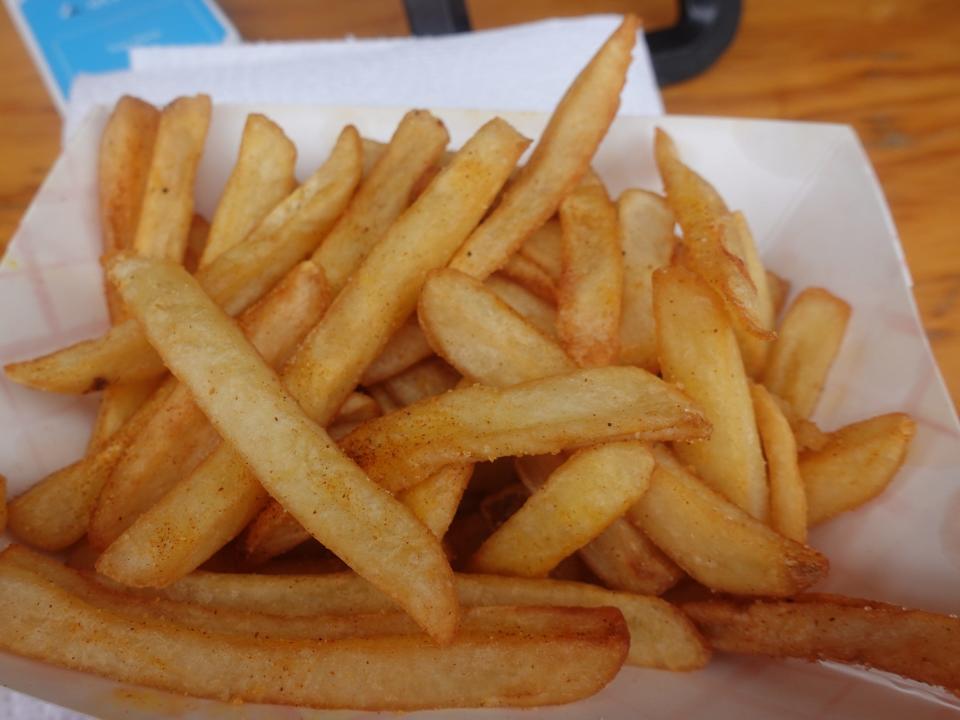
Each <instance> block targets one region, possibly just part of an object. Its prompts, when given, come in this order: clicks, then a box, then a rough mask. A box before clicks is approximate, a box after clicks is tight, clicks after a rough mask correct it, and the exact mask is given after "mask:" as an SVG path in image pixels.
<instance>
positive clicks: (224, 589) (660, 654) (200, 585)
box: [139, 572, 710, 670]
mask: <svg viewBox="0 0 960 720" xmlns="http://www.w3.org/2000/svg"><path fill="white" fill-rule="evenodd" d="M456 586H457V594H458V595H459V597H460V602H461V603H462V604H463V605H464V606H465V607H468V608H469V607H483V606H492V605H515V606H533V607H541V606H561V607H615V608H617V609H619V610H620V611H621V612H622V613H623V616H624V618H625V619H626V621H627V626H628V627H629V629H630V635H631V643H630V654H629V655H628V657H627V662H628V663H630V664H631V665H639V666H641V667H656V668H663V669H667V670H695V669H697V668H700V667H703V666H704V665H705V664H706V662H707V661H708V660H709V657H710V651H709V649H708V648H707V646H706V645H705V644H704V643H703V641H702V639H701V638H700V636H699V634H698V633H697V631H696V630H695V629H694V627H693V624H692V623H691V622H690V621H689V620H688V619H687V618H686V617H684V615H683V613H681V612H680V611H679V610H677V609H676V608H675V607H673V606H672V605H670V604H669V603H667V602H665V601H664V600H661V599H660V598H656V597H650V596H645V595H633V594H630V593H622V592H612V591H610V590H606V589H604V588H601V587H597V586H596V585H587V584H584V583H576V582H564V581H558V580H540V579H530V578H505V577H496V576H493V575H464V574H459V573H458V574H457V575H456ZM139 592H142V593H145V594H147V595H148V596H154V597H155V596H160V597H167V598H170V599H172V600H178V601H180V602H189V603H198V604H201V605H207V606H210V607H215V608H231V609H237V610H247V611H252V612H262V613H269V614H273V615H282V616H294V617H304V616H311V615H326V614H339V615H351V614H355V613H379V612H386V611H390V610H393V609H395V608H396V606H395V605H394V604H393V603H392V602H390V600H389V599H388V598H387V597H386V596H385V595H383V594H382V593H381V592H379V591H377V590H376V588H374V587H373V586H372V585H370V583H368V582H366V581H364V580H363V579H362V578H360V577H358V576H357V575H355V574H353V573H332V574H328V575H300V576H290V575H288V576H283V577H278V576H265V575H238V574H220V573H209V572H196V573H192V574H191V575H188V576H187V577H184V578H182V579H181V580H178V581H177V582H176V583H175V584H173V585H171V586H169V587H167V588H164V589H163V590H149V591H139Z"/></svg>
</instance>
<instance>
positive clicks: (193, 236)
mask: <svg viewBox="0 0 960 720" xmlns="http://www.w3.org/2000/svg"><path fill="white" fill-rule="evenodd" d="M208 237H210V223H208V222H207V220H206V218H204V217H203V215H199V214H197V213H194V214H193V220H191V221H190V232H189V233H188V234H187V249H186V250H185V251H184V253H183V266H184V267H185V268H186V269H187V272H189V273H194V274H195V273H196V272H197V269H198V268H199V267H200V258H201V257H202V256H203V251H204V250H205V249H206V247H207V238H208Z"/></svg>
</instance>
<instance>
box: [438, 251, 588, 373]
mask: <svg viewBox="0 0 960 720" xmlns="http://www.w3.org/2000/svg"><path fill="white" fill-rule="evenodd" d="M419 317H420V325H421V327H422V328H423V331H424V333H425V334H426V336H427V338H428V340H429V342H430V345H431V347H433V349H434V350H436V351H437V352H438V353H439V354H440V355H441V356H442V357H443V358H444V359H446V360H447V361H448V362H450V363H451V364H452V365H453V366H454V367H455V368H457V369H458V370H459V371H460V372H462V373H463V374H464V376H466V377H468V378H470V379H471V380H475V381H477V382H482V383H484V384H486V385H496V386H499V387H506V386H509V385H516V384H517V383H521V382H526V381H528V380H535V379H538V378H542V377H548V376H550V375H557V374H560V373H564V372H570V371H572V370H574V369H575V367H576V366H575V365H574V363H573V361H572V360H571V359H570V358H569V357H568V356H567V355H566V353H564V352H563V350H561V349H560V347H559V346H558V345H557V344H556V343H555V342H553V341H552V340H550V339H548V338H547V337H546V336H544V335H543V334H542V333H540V332H539V331H538V330H536V329H535V328H534V327H533V326H532V325H531V324H530V323H528V322H527V321H525V320H524V319H523V318H522V317H520V316H519V315H518V314H517V313H515V312H514V311H513V310H511V309H510V307H509V306H508V305H507V304H506V303H505V302H503V301H502V300H500V299H499V298H498V297H497V296H496V295H495V294H494V293H493V291H491V290H490V289H488V288H487V287H485V286H484V284H482V283H480V281H478V280H475V279H473V278H471V277H469V276H468V275H464V274H463V273H461V272H457V271H456V270H441V271H438V272H436V273H434V274H433V275H432V276H431V277H430V280H429V281H428V282H427V284H426V285H425V286H424V288H423V292H422V293H421V294H420V304H419Z"/></svg>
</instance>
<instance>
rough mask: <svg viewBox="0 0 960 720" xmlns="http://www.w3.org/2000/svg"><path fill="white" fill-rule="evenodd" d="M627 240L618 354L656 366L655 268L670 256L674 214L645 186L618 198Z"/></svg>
mask: <svg viewBox="0 0 960 720" xmlns="http://www.w3.org/2000/svg"><path fill="white" fill-rule="evenodd" d="M617 215H618V218H619V220H620V238H621V242H622V244H623V312H622V315H621V318H620V360H621V362H623V363H624V364H627V365H636V366H637V367H642V368H643V369H644V370H649V371H651V372H656V371H657V369H658V368H659V362H658V360H657V333H656V325H655V323H654V319H653V271H654V270H656V269H657V268H659V267H663V266H664V265H667V264H668V263H669V262H670V256H671V254H672V253H673V245H674V242H675V237H674V234H673V226H674V225H675V224H676V220H675V219H674V217H673V212H672V211H671V210H670V206H669V205H667V203H666V201H665V200H664V199H663V198H662V197H660V196H659V195H656V194H654V193H651V192H647V191H646V190H626V191H624V193H623V194H622V195H621V196H620V199H619V200H617Z"/></svg>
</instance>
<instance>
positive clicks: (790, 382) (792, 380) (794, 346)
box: [763, 288, 850, 418]
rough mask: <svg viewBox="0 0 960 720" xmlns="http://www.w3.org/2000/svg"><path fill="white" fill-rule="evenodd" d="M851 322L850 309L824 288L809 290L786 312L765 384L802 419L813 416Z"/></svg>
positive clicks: (768, 365) (772, 350)
mask: <svg viewBox="0 0 960 720" xmlns="http://www.w3.org/2000/svg"><path fill="white" fill-rule="evenodd" d="M849 319H850V306H849V305H848V304H847V303H845V302H844V301H843V300H841V299H840V298H838V297H836V296H835V295H831V294H830V293H829V292H827V291H826V290H823V289H822V288H807V289H806V290H804V291H803V292H802V293H800V294H799V295H798V296H797V298H796V299H795V300H794V301H793V304H792V305H791V306H790V309H789V310H787V314H786V315H785V316H784V318H783V322H782V323H781V324H780V330H779V334H778V335H777V339H776V341H775V342H774V343H773V347H772V348H771V349H770V357H769V359H768V361H767V370H766V372H765V373H764V375H763V384H764V385H766V386H767V389H768V390H770V392H772V393H775V394H776V395H779V396H780V397H781V398H783V399H784V400H786V401H787V402H788V403H790V405H791V406H793V408H794V409H795V410H796V411H797V414H798V415H799V416H800V417H803V418H806V417H810V415H811V414H812V413H813V410H814V408H815V407H816V405H817V400H819V399H820V391H821V390H822V389H823V385H824V383H825V382H826V380H827V374H828V373H829V372H830V366H831V365H833V360H834V358H836V356H837V352H838V351H839V350H840V343H842V342H843V335H844V333H845V332H846V330H847V321H848V320H849Z"/></svg>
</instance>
